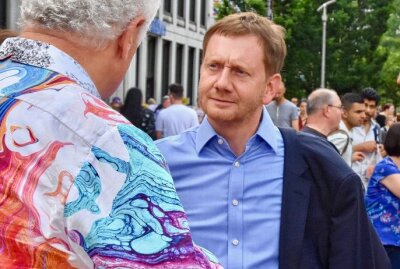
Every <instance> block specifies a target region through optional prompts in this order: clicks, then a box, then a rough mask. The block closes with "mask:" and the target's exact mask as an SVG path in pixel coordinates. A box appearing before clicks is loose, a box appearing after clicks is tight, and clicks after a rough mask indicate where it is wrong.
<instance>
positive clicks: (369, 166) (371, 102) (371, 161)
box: [352, 88, 383, 188]
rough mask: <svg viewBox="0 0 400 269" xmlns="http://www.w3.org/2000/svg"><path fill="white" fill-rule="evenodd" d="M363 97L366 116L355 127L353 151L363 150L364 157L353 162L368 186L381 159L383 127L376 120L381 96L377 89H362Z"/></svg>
mask: <svg viewBox="0 0 400 269" xmlns="http://www.w3.org/2000/svg"><path fill="white" fill-rule="evenodd" d="M361 97H362V98H363V99H364V105H365V117H364V122H363V124H362V125H361V126H359V127H354V128H353V151H358V152H362V153H363V155H364V158H363V159H362V160H360V161H356V162H353V164H352V168H353V170H354V171H355V172H356V173H357V174H358V175H359V176H360V177H361V179H362V180H363V184H364V187H365V188H366V187H367V185H368V180H369V177H370V176H371V172H372V170H373V167H374V165H375V164H376V163H377V162H378V161H380V159H381V150H383V147H382V144H381V143H382V137H381V131H380V129H381V128H380V126H379V124H378V123H377V122H376V121H375V116H376V109H377V107H378V104H379V100H380V96H379V94H378V93H377V92H376V91H375V89H373V88H365V89H363V90H362V91H361Z"/></svg>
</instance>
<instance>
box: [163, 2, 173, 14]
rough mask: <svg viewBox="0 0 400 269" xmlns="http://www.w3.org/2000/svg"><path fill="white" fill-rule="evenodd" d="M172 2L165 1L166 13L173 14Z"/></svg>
mask: <svg viewBox="0 0 400 269" xmlns="http://www.w3.org/2000/svg"><path fill="white" fill-rule="evenodd" d="M171 11H172V5H171V0H164V13H167V14H171V13H172V12H171Z"/></svg>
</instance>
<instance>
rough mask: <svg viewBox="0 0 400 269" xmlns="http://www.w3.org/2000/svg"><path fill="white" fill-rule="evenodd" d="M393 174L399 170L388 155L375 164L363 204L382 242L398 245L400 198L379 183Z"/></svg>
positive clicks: (399, 241)
mask: <svg viewBox="0 0 400 269" xmlns="http://www.w3.org/2000/svg"><path fill="white" fill-rule="evenodd" d="M393 174H400V170H399V168H398V167H397V166H396V164H395V163H394V162H393V160H392V159H391V158H390V157H386V158H384V159H383V160H382V161H380V162H379V163H378V164H377V165H376V166H375V170H374V172H373V174H372V176H371V179H370V181H369V183H368V189H367V193H366V196H365V204H366V207H367V212H368V215H369V217H370V219H371V221H372V223H373V225H374V227H375V230H376V231H377V233H378V235H379V237H380V238H381V241H382V244H383V245H392V246H400V209H399V206H400V199H399V198H398V197H397V196H395V195H394V194H393V193H392V192H390V190H389V189H387V188H386V187H385V186H384V185H383V184H382V183H381V180H382V179H384V178H385V177H387V176H390V175H393Z"/></svg>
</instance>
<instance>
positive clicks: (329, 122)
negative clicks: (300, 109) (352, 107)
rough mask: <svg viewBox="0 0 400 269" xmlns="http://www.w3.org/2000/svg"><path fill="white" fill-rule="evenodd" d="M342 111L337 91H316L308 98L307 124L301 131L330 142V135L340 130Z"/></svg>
mask: <svg viewBox="0 0 400 269" xmlns="http://www.w3.org/2000/svg"><path fill="white" fill-rule="evenodd" d="M342 109H343V108H342V102H341V101H340V98H339V96H338V95H337V93H336V91H334V90H331V89H316V90H314V91H313V92H311V93H310V95H309V96H308V98H307V124H306V126H304V127H303V129H302V130H301V131H302V132H305V133H309V134H312V135H315V136H318V137H320V138H322V139H324V140H326V141H328V135H329V134H330V133H332V132H334V131H336V130H337V129H338V128H339V123H340V119H341V118H342ZM330 144H331V145H332V147H333V148H334V149H335V150H337V149H336V147H335V146H334V145H333V144H332V143H330Z"/></svg>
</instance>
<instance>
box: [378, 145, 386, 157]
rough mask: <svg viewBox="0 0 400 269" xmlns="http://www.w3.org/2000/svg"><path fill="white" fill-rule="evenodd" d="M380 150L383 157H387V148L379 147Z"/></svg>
mask: <svg viewBox="0 0 400 269" xmlns="http://www.w3.org/2000/svg"><path fill="white" fill-rule="evenodd" d="M378 150H379V152H380V154H381V156H382V157H386V155H387V153H386V150H385V147H384V146H383V145H382V144H379V145H378Z"/></svg>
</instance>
